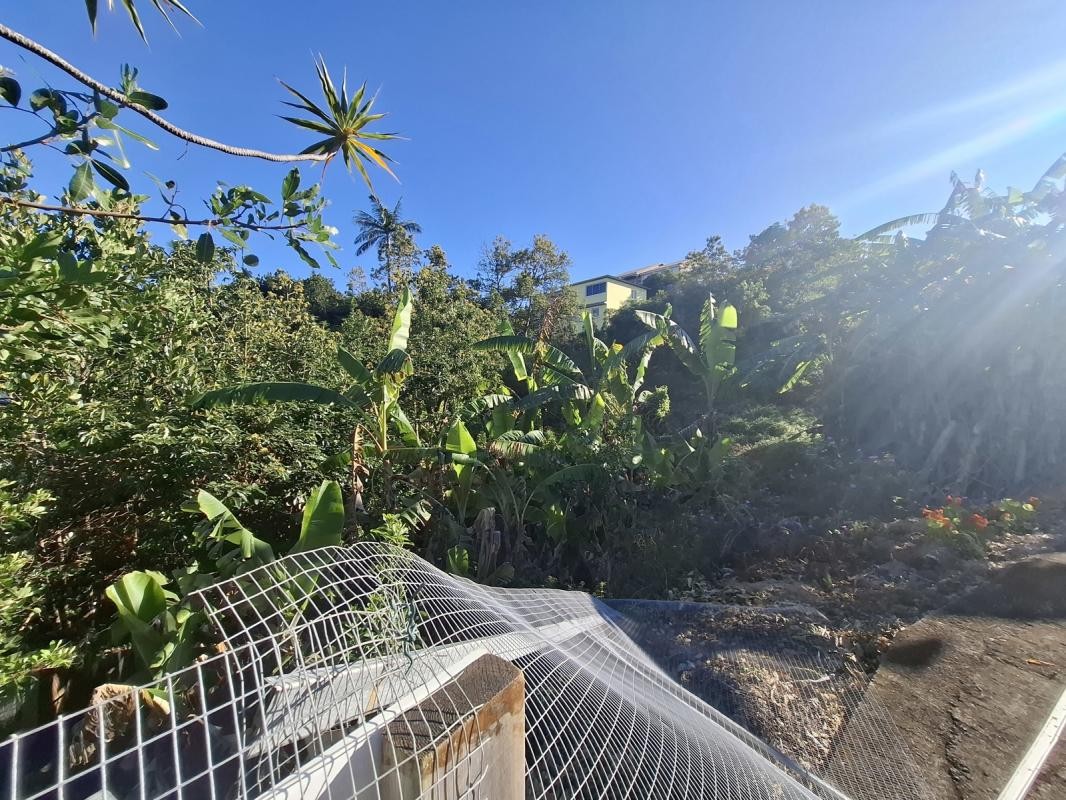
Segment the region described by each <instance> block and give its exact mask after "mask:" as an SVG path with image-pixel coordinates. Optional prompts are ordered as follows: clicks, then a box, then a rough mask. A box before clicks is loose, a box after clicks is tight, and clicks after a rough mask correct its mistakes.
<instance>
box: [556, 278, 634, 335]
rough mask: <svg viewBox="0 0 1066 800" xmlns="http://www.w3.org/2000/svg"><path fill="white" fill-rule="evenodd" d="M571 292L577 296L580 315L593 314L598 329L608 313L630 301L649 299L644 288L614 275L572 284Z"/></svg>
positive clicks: (593, 320)
mask: <svg viewBox="0 0 1066 800" xmlns="http://www.w3.org/2000/svg"><path fill="white" fill-rule="evenodd" d="M570 291H571V292H573V293H574V294H575V295H576V296H577V305H578V309H579V311H578V313H581V312H583V311H588V312H589V313H590V314H592V322H593V324H594V325H595V326H596V327H597V328H599V327H600V326H602V325H603V323H604V320H605V319H606V318H607V312H608V311H614V310H616V309H619V308H621V307H622V306H623V305H625V304H626V303H627V302H629V301H630V300H647V299H648V292H647V290H646V289H645V288H644V287H643V286H640V285H639V284H636V283H631V282H629V281H624V280H622V279H621V278H616V277H614V276H613V275H600V276H599V277H598V278H589V279H588V280H584V281H578V282H577V283H572V284H570Z"/></svg>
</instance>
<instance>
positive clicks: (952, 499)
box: [948, 494, 962, 508]
mask: <svg viewBox="0 0 1066 800" xmlns="http://www.w3.org/2000/svg"><path fill="white" fill-rule="evenodd" d="M948 505H949V506H955V508H961V507H962V497H956V496H954V495H950V494H949V495H948Z"/></svg>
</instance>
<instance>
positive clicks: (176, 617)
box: [105, 481, 344, 681]
mask: <svg viewBox="0 0 1066 800" xmlns="http://www.w3.org/2000/svg"><path fill="white" fill-rule="evenodd" d="M185 510H188V511H198V512H200V513H202V514H203V515H204V517H205V520H204V522H203V523H202V524H201V525H200V526H198V527H197V531H196V534H197V538H198V539H199V540H200V541H201V542H202V543H203V544H204V546H205V550H206V553H207V556H208V558H209V559H210V560H211V561H212V562H213V563H214V570H213V571H210V570H209V571H198V570H197V569H196V568H195V567H193V568H190V569H187V570H178V571H177V572H175V574H174V576H173V577H168V576H166V575H164V574H163V573H161V572H156V571H135V572H128V573H126V574H125V575H123V576H122V577H121V578H119V579H118V580H117V581H115V583H113V584H111V585H110V586H108V587H107V589H106V590H105V594H106V595H107V598H108V599H109V600H110V601H111V602H112V603H114V605H115V608H116V609H117V611H118V615H117V618H116V620H115V625H114V626H113V627H112V635H113V637H114V639H115V641H116V642H122V641H127V640H128V641H129V642H130V643H131V646H132V650H133V654H134V656H135V659H136V662H137V667H138V669H137V671H136V673H135V678H136V679H137V680H138V681H141V680H156V679H158V678H160V677H161V676H162V675H164V674H166V673H168V672H174V671H176V670H180V669H181V668H183V667H187V666H189V665H190V664H192V663H193V659H194V657H195V655H196V653H197V651H198V648H199V645H200V640H199V636H198V633H199V629H200V627H201V626H202V624H203V621H204V618H203V614H202V612H200V611H197V610H194V609H193V608H192V607H191V606H190V605H189V603H188V595H189V594H190V593H191V592H193V591H195V590H196V589H199V588H202V587H204V586H207V585H210V584H211V583H214V582H215V580H217V579H219V578H229V577H232V576H234V575H239V574H241V573H244V572H247V571H248V570H251V569H255V568H257V567H262V566H265V565H268V564H271V563H272V562H274V560H275V556H274V550H273V548H272V547H271V546H270V545H269V544H268V543H267V542H265V541H263V540H262V539H259V538H258V537H256V536H255V534H253V533H252V532H251V531H249V530H248V529H247V528H245V527H244V526H243V525H242V524H241V523H240V521H239V520H238V519H237V517H236V516H235V515H234V514H233V512H232V511H230V510H229V508H227V507H226V505H225V504H224V503H223V502H222V501H221V500H219V499H218V498H216V497H214V496H213V495H211V494H210V493H209V492H206V491H202V490H201V491H200V492H199V493H198V494H197V496H196V500H195V502H193V503H191V504H188V505H187V506H186V507H185ZM343 531H344V502H343V499H342V495H341V487H340V485H339V484H338V483H337V482H336V481H323V482H322V484H321V485H320V486H318V487H317V488H315V489H314V491H312V492H311V494H310V496H309V497H308V498H307V503H306V504H305V505H304V510H303V519H302V521H301V524H300V533H299V536H298V537H297V539H296V543H295V544H294V545H293V546H292V548H291V549H290V550H289V551H288V552H289V554H290V555H292V554H295V553H304V552H307V551H308V550H314V549H316V548H319V547H330V546H334V545H339V544H340V543H341V541H342V535H343ZM279 566H280V565H279ZM277 578H278V585H279V586H287V585H289V584H291V586H289V590H290V591H291V592H292V593H293V594H294V600H295V601H296V602H295V603H294V605H295V606H296V607H300V606H301V603H302V604H303V605H306V602H307V598H308V597H309V596H310V593H311V591H312V590H313V588H314V586H313V584H311V583H310V581H311V580H312V579H310V578H307V577H306V576H292V575H289V574H288V573H287V572H286V573H283V574H279V575H278V576H277Z"/></svg>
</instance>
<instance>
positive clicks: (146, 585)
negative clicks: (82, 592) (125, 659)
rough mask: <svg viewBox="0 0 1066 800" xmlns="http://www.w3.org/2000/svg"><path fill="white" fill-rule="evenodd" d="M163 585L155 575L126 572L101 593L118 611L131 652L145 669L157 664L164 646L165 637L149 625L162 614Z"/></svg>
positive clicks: (163, 601) (165, 603)
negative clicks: (130, 645)
mask: <svg viewBox="0 0 1066 800" xmlns="http://www.w3.org/2000/svg"><path fill="white" fill-rule="evenodd" d="M166 582H167V580H166V578H165V577H164V576H163V575H161V574H160V573H158V572H128V573H126V574H125V575H123V576H122V577H121V578H119V579H118V580H117V581H115V582H114V583H113V584H111V585H110V586H108V587H107V588H106V589H105V590H104V594H106V595H107V597H108V599H109V600H110V601H111V602H112V603H114V604H115V608H116V609H117V610H118V622H119V624H120V625H121V627H122V628H124V629H125V631H126V633H128V634H129V637H130V641H131V642H132V643H133V649H134V652H135V653H136V654H137V657H138V659H140V661H141V663H142V664H143V666H145V667H148V668H151V667H152V666H153V665H155V664H156V663H157V662H158V661H159V659H160V656H161V654H162V652H163V648H164V646H165V645H166V638H165V637H164V636H163V634H162V633H161V632H160V631H159V630H157V629H156V628H155V627H154V626H153V624H152V623H153V622H154V621H155V620H156V619H157V618H158V617H159V616H160V615H162V614H163V613H164V612H165V611H166V608H167V597H166V592H165V591H164V589H163V586H164V585H165V584H166Z"/></svg>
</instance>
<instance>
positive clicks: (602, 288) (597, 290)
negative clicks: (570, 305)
mask: <svg viewBox="0 0 1066 800" xmlns="http://www.w3.org/2000/svg"><path fill="white" fill-rule="evenodd" d="M606 291H607V281H600V282H599V283H590V284H589V285H588V286H586V287H585V297H591V296H592V295H594V294H603V293H604V292H606Z"/></svg>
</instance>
